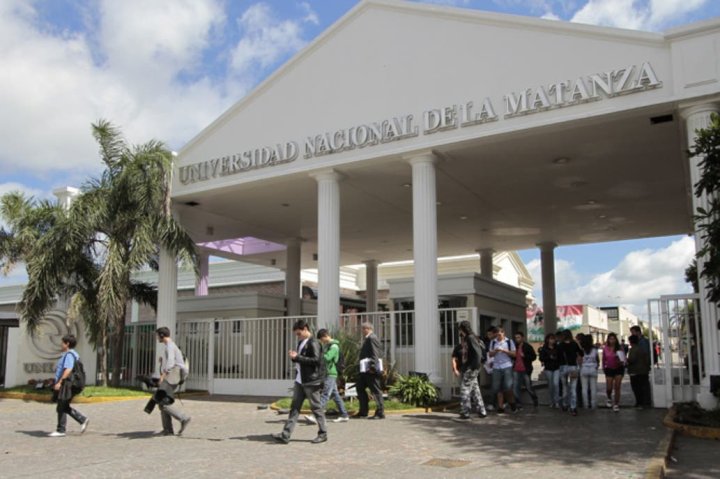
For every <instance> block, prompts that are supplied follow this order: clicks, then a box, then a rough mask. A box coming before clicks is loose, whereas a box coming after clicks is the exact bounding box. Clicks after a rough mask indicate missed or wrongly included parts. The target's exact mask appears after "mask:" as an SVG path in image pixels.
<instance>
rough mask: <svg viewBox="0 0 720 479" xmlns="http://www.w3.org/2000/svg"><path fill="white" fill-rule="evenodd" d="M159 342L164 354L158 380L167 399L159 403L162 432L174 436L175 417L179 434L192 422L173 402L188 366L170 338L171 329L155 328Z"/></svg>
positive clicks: (161, 358) (159, 387) (160, 388)
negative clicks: (178, 425)
mask: <svg viewBox="0 0 720 479" xmlns="http://www.w3.org/2000/svg"><path fill="white" fill-rule="evenodd" d="M155 334H156V335H157V339H158V343H161V344H163V345H164V348H163V351H162V356H161V357H160V380H159V381H158V384H159V386H158V390H160V391H163V392H164V395H163V396H164V397H165V399H164V400H163V401H160V402H159V403H158V407H159V408H160V420H161V421H162V428H163V430H162V434H163V435H165V436H173V435H174V434H175V432H174V430H173V422H172V420H173V418H175V419H176V420H177V421H179V422H180V430H179V431H178V436H181V435H182V433H183V432H185V428H187V426H188V424H190V419H191V418H190V416H187V415H186V414H183V413H182V412H180V411H179V410H178V409H177V408H176V407H175V406H173V403H174V402H175V393H176V392H177V390H178V388H179V387H180V385H181V383H182V381H183V379H184V378H185V377H186V376H187V373H188V368H187V365H186V364H185V359H184V358H183V355H182V352H181V351H180V348H178V347H177V345H176V344H175V342H174V341H173V340H172V338H170V329H169V328H166V327H164V326H163V327H161V328H158V329H156V330H155Z"/></svg>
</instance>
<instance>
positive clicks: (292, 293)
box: [285, 238, 302, 316]
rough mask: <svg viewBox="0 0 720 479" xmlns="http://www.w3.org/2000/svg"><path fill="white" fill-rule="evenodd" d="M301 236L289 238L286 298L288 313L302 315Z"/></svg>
mask: <svg viewBox="0 0 720 479" xmlns="http://www.w3.org/2000/svg"><path fill="white" fill-rule="evenodd" d="M300 244H301V243H300V239H299V238H290V239H289V240H287V242H286V245H287V249H286V250H285V298H286V299H287V315H288V316H300V315H301V314H302V301H301V299H300V253H301V246H300Z"/></svg>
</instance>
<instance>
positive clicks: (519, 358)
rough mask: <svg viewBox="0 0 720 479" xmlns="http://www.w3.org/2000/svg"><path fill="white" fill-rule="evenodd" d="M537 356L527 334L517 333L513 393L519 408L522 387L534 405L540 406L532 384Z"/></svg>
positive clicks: (520, 407) (520, 406)
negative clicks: (534, 362)
mask: <svg viewBox="0 0 720 479" xmlns="http://www.w3.org/2000/svg"><path fill="white" fill-rule="evenodd" d="M536 358H537V355H536V354H535V350H534V349H533V348H532V346H530V345H529V344H528V343H527V342H525V335H524V334H523V333H522V332H520V331H518V332H517V333H515V360H514V362H513V388H514V389H513V394H514V396H515V404H516V405H517V408H518V409H522V397H521V392H522V390H521V388H522V387H525V389H526V390H527V392H528V394H529V395H530V397H531V398H532V402H533V406H534V407H537V406H538V397H537V394H535V390H534V389H533V386H532V376H531V375H532V372H533V365H532V363H533V361H535V359H536Z"/></svg>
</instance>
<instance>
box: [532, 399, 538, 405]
mask: <svg viewBox="0 0 720 479" xmlns="http://www.w3.org/2000/svg"><path fill="white" fill-rule="evenodd" d="M533 407H538V398H533Z"/></svg>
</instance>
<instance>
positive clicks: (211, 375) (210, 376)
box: [207, 318, 217, 394]
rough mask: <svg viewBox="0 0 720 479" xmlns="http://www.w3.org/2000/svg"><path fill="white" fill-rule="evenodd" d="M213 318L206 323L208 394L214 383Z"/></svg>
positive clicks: (211, 390)
mask: <svg viewBox="0 0 720 479" xmlns="http://www.w3.org/2000/svg"><path fill="white" fill-rule="evenodd" d="M215 321H217V320H216V319H215V318H213V319H212V320H211V321H210V322H209V323H208V332H207V341H208V349H207V351H208V364H207V378H208V393H210V394H212V393H213V389H214V382H215Z"/></svg>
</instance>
